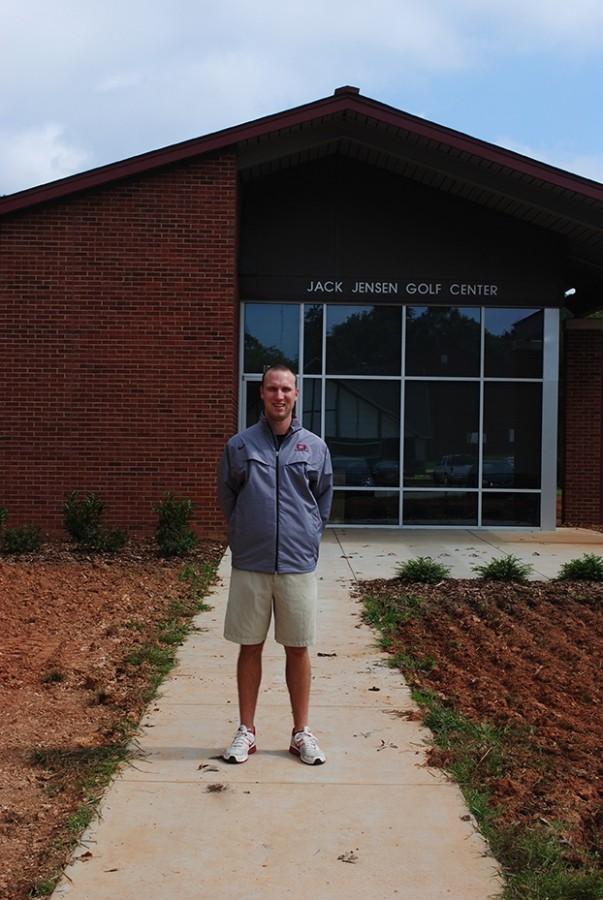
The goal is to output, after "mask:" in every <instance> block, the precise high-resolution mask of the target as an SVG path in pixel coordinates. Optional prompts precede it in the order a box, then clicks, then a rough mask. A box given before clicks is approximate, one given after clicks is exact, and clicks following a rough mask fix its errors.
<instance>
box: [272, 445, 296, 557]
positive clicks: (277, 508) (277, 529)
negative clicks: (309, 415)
mask: <svg viewBox="0 0 603 900" xmlns="http://www.w3.org/2000/svg"><path fill="white" fill-rule="evenodd" d="M295 430H296V431H299V428H297V429H295ZM291 434H294V431H293V430H291V431H289V432H288V433H287V434H286V435H285V438H284V440H283V443H282V444H281V445H280V447H279V443H278V437H277V436H276V435H275V434H274V433H273V434H272V437H273V438H274V449H275V452H276V546H275V548H274V550H275V552H274V571H275V572H278V541H279V514H280V509H279V464H278V461H279V453H280V451H281V448H282V447H283V444H284V443H285V441H286V440H287V438H288V437H289V436H290V435H291Z"/></svg>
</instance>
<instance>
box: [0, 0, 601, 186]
mask: <svg viewBox="0 0 603 900" xmlns="http://www.w3.org/2000/svg"><path fill="white" fill-rule="evenodd" d="M343 84H354V85H356V86H358V87H360V89H361V92H362V93H363V94H365V95H366V96H369V97H374V98H375V99H378V100H382V101H384V102H385V103H389V104H391V105H392V106H396V107H398V108H400V109H404V110H406V111H407V112H410V113H412V114H414V115H418V116H423V117H425V118H427V119H430V120H432V121H435V122H438V123H440V124H443V125H447V126H450V127H452V128H456V129H458V130H460V131H464V132H466V133H468V134H471V135H473V136H475V137H478V138H482V139H484V140H487V141H491V142H493V143H496V144H501V145H503V146H507V147H510V148H511V149H514V150H517V151H519V152H521V153H525V154H526V155H529V156H534V157H536V158H537V159H540V160H543V161H545V162H549V163H551V164H552V165H556V166H559V167H561V168H565V169H568V170H570V171H573V172H578V173H579V174H582V175H586V176H587V177H589V178H594V179H596V180H598V181H603V112H602V111H603V3H601V2H600V0H572V2H571V3H567V0H565V2H561V0H372V2H370V3H368V2H356V0H345V2H344V0H330V2H329V0H320V2H319V0H305V2H304V3H303V4H290V3H287V2H286V0H278V2H277V0H266V2H263V0H255V2H253V3H252V2H247V0H222V2H219V3H216V2H215V0H212V2H206V0H197V2H192V0H171V2H170V3H167V2H165V0H161V2H158V0H121V2H116V0H78V2H75V0H55V2H53V3H48V0H21V2H14V0H3V2H2V4H1V5H0V194H2V193H4V194H7V193H12V192H13V191H17V190H21V189H23V188H27V187H31V186H33V185H35V184H41V183H44V182H47V181H51V180H53V179H55V178H60V177H63V176H65V175H69V174H72V173H73V172H78V171H84V170H86V169H90V168H93V167H95V166H98V165H103V164H105V163H109V162H113V161H115V160H118V159H124V158H126V157H129V156H132V155H135V154H137V153H143V152H145V151H147V150H152V149H156V148H158V147H163V146H166V145H168V144H171V143H174V142H176V141H181V140H186V139H188V138H191V137H195V136H197V135H201V134H206V133H208V132H211V131H215V130H217V129H220V128H224V127H227V126H229V125H235V124H238V123H239V122H244V121H248V120H250V119H254V118H256V117H257V116H261V115H265V114H268V113H272V112H277V111H278V110H281V109H286V108H288V107H290V106H295V105H298V104H300V103H306V102H308V101H311V100H315V99H318V98H319V97H324V96H327V95H329V94H331V93H332V92H333V90H334V88H335V87H337V86H338V85H343Z"/></svg>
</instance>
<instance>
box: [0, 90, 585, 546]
mask: <svg viewBox="0 0 603 900" xmlns="http://www.w3.org/2000/svg"><path fill="white" fill-rule="evenodd" d="M572 289H573V292H572V293H569V292H570V291H572ZM599 307H603V185H601V184H598V183H596V182H593V181H590V180H588V179H586V178H581V177H579V176H577V175H572V174H570V173H567V172H564V171H561V170H559V169H556V168H553V167H551V166H547V165H545V164H543V163H539V162H537V161H535V160H531V159H528V158H526V157H523V156H521V155H519V154H516V153H513V152H511V151H508V150H504V149H502V148H500V147H496V146H494V145H492V144H488V143H485V142H483V141H479V140H476V139H474V138H471V137H468V136H467V135H464V134H460V133H459V132H455V131H453V130H451V129H448V128H443V127H441V126H438V125H436V124H433V123H431V122H428V121H426V120H424V119H420V118H416V117H414V116H410V115H408V114H406V113H403V112H401V111H399V110H396V109H393V108H392V107H389V106H386V105H384V104H382V103H379V102H376V101H374V100H371V99H369V98H366V97H363V96H361V95H360V94H359V93H358V91H357V89H355V88H351V87H346V88H340V89H338V90H336V91H335V94H334V95H333V96H331V97H326V98H324V99H322V100H318V101H316V102H314V103H310V104H307V105H305V106H301V107H297V108H295V109H291V110H287V111H285V112H281V113H277V114H275V115H272V116H267V117H265V118H262V119H258V120H256V121H254V122H250V123H246V124H243V125H240V126H236V127H234V128H229V129H226V130H224V131H220V132H217V133H215V134H210V135H207V136H205V137H201V138H197V139H194V140H191V141H187V142H185V143H182V144H177V145H174V146H172V147H167V148H165V149H162V150H158V151H153V152H151V153H146V154H143V155H141V156H137V157H134V158H132V159H128V160H125V161H122V162H118V163H115V164H112V165H109V166H104V167H102V168H99V169H95V170H92V171H90V172H84V173H82V174H79V175H75V176H72V177H70V178H64V179H61V180H60V181H56V182H52V183H51V184H46V185H42V186H40V187H35V188H32V189H30V190H27V191H22V192H20V193H17V194H13V195H10V196H6V197H3V198H0V359H1V394H0V404H1V409H2V414H1V426H0V454H1V467H0V505H4V506H6V507H8V509H9V514H10V520H9V524H13V525H15V524H22V523H23V522H34V523H35V524H38V525H41V526H42V527H43V528H45V529H46V530H47V531H49V532H50V533H51V534H60V533H61V531H62V517H61V507H62V502H63V496H64V494H65V492H66V491H69V490H78V491H82V492H88V491H92V490H94V491H96V492H97V493H98V494H99V495H100V496H101V497H102V498H103V500H104V501H105V502H106V505H107V522H108V524H115V525H120V526H122V527H126V528H128V529H129V530H130V531H131V532H132V533H133V534H138V535H144V534H148V533H150V532H151V530H152V527H153V525H154V521H155V515H154V513H153V511H152V506H153V504H154V503H156V502H157V501H158V500H159V499H160V497H161V496H162V495H163V494H164V492H165V491H167V490H171V491H174V492H175V493H177V494H178V495H180V496H187V497H190V498H191V499H192V500H193V501H194V503H195V506H196V510H197V512H196V523H195V524H196V527H197V530H198V532H199V533H200V534H216V533H218V532H220V531H221V529H222V520H221V516H220V514H219V511H218V510H217V507H216V499H215V491H214V470H215V464H216V460H217V457H218V454H219V453H220V451H221V448H222V446H223V444H224V441H225V440H226V438H227V437H228V436H229V435H230V434H231V433H232V432H233V431H234V430H236V429H237V428H238V427H242V426H244V425H245V424H247V423H251V422H253V421H255V419H256V418H257V416H258V414H259V407H258V385H259V379H260V377H261V372H262V370H263V367H264V366H265V365H267V364H268V363H270V362H271V361H273V360H275V359H277V358H284V359H286V360H288V361H289V362H290V364H291V366H292V367H293V368H295V370H296V371H298V372H299V375H300V379H299V380H300V388H301V396H300V402H299V413H300V415H301V416H302V417H303V419H304V423H305V424H306V425H307V426H308V427H310V428H312V429H313V430H315V431H317V432H318V433H321V434H323V435H324V436H325V438H326V440H327V441H328V443H329V445H330V447H331V452H332V456H333V459H334V466H335V480H336V493H335V502H334V508H333V522H336V523H339V524H345V525H350V526H353V525H373V526H385V525H387V526H400V527H404V526H412V527H497V528H500V527H532V528H552V527H554V524H555V510H556V492H557V484H558V481H559V483H560V484H561V485H562V486H563V488H564V516H565V519H566V520H567V521H571V522H572V523H579V522H582V523H594V522H603V502H602V494H603V485H602V483H601V472H602V470H603V466H602V454H603V442H602V440H601V429H602V427H603V422H602V408H603V330H602V329H601V321H600V320H597V319H589V318H586V316H587V315H588V314H589V313H591V312H593V311H596V310H598V309H599ZM560 358H561V362H560ZM560 373H561V391H559V375H560ZM559 401H560V402H559ZM558 434H559V435H561V436H562V438H563V439H562V440H561V442H560V446H561V449H562V454H561V460H562V465H561V466H559V464H558V456H557V445H558V440H557V436H558ZM558 468H560V470H561V471H560V473H559V474H558Z"/></svg>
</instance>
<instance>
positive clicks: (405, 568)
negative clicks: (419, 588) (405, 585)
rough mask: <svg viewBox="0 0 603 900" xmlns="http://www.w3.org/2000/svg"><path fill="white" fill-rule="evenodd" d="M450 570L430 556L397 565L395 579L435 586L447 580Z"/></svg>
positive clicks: (419, 557)
mask: <svg viewBox="0 0 603 900" xmlns="http://www.w3.org/2000/svg"><path fill="white" fill-rule="evenodd" d="M449 575H450V569H449V568H448V566H444V565H442V563H439V562H436V561H435V560H434V559H432V558H431V556H418V557H417V558H416V559H409V560H407V562H402V563H398V565H397V566H396V578H398V579H399V580H400V581H418V582H422V583H423V584H437V583H438V581H443V579H444V578H448V576H449Z"/></svg>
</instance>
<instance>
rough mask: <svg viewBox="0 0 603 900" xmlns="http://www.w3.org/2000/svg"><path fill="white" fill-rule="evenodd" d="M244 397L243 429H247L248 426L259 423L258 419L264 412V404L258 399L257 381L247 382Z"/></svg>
mask: <svg viewBox="0 0 603 900" xmlns="http://www.w3.org/2000/svg"><path fill="white" fill-rule="evenodd" d="M245 397H246V401H247V404H246V409H245V427H246V428H249V426H250V425H255V423H256V422H258V421H259V418H260V416H261V415H262V413H263V411H264V404H263V403H262V401H261V399H260V382H259V381H248V382H247V390H246V392H245Z"/></svg>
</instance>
